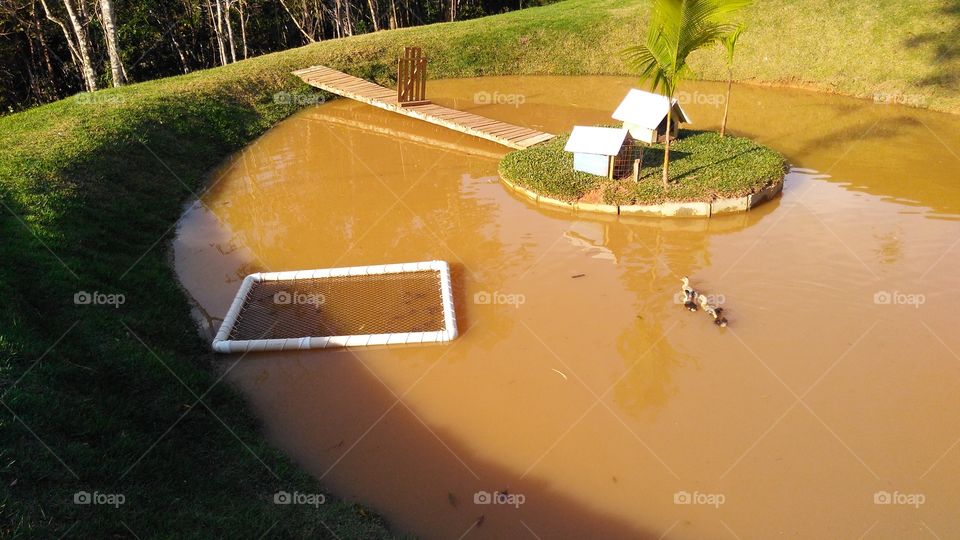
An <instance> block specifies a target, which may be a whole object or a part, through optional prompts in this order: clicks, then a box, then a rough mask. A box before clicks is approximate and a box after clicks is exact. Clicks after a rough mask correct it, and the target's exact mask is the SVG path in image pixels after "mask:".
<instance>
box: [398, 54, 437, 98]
mask: <svg viewBox="0 0 960 540" xmlns="http://www.w3.org/2000/svg"><path fill="white" fill-rule="evenodd" d="M426 94H427V58H426V57H425V56H423V52H422V51H421V50H420V47H404V48H403V57H401V58H400V60H399V61H398V62H397V101H399V102H400V105H424V104H427V103H430V101H429V100H427V99H426Z"/></svg>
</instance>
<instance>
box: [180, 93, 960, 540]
mask: <svg viewBox="0 0 960 540" xmlns="http://www.w3.org/2000/svg"><path fill="white" fill-rule="evenodd" d="M631 82H632V81H631V80H630V79H623V78H602V77H592V78H585V77H578V78H547V77H519V78H518V77H508V78H495V79H476V80H463V81H442V82H434V83H431V85H430V88H429V92H430V93H431V94H432V97H433V98H434V99H435V100H436V101H437V102H439V103H441V104H444V105H449V106H453V107H456V108H461V109H464V110H469V111H472V112H477V113H479V114H484V115H488V116H490V117H493V118H498V119H503V120H507V121H511V122H515V123H519V124H523V125H527V126H530V127H536V128H540V129H544V130H547V131H558V130H563V129H569V127H570V126H571V125H572V124H574V123H599V122H604V121H607V118H608V116H609V111H611V110H612V109H613V108H614V106H615V105H616V103H617V102H618V101H619V99H620V98H621V97H622V96H623V95H624V94H625V92H626V89H627V88H628V87H629V86H630V84H631ZM722 89H723V85H715V84H706V83H704V84H689V85H687V86H686V90H687V91H688V92H689V94H688V95H687V98H688V101H689V103H688V104H687V108H688V111H689V112H690V115H691V116H692V117H693V119H694V121H695V122H696V126H697V127H700V128H714V127H716V125H717V123H718V120H719V118H720V115H721V111H722V108H721V106H720V104H719V103H717V99H718V98H717V93H718V92H722ZM484 102H490V103H489V104H487V103H484ZM730 116H731V129H732V131H733V132H734V133H737V134H745V135H749V136H751V137H754V138H756V139H758V140H760V141H762V142H764V143H766V144H768V145H770V146H772V147H773V148H776V149H777V150H779V151H780V152H782V153H784V154H785V155H786V156H788V157H789V158H790V160H791V162H792V163H793V165H794V167H795V168H794V169H793V171H792V172H791V173H790V175H789V177H788V179H787V183H786V188H785V190H784V194H783V196H782V198H779V199H777V200H775V201H773V202H772V203H768V204H766V205H764V206H762V207H760V208H758V209H756V210H755V211H753V212H750V213H748V214H742V215H735V216H730V217H722V218H714V219H710V220H659V219H636V218H635V219H626V218H621V219H617V218H616V217H600V216H591V215H582V214H581V215H574V214H570V213H566V212H562V211H557V210H550V209H538V208H536V207H534V206H532V205H531V204H530V203H529V202H528V201H526V200H521V199H518V198H516V197H515V196H514V195H513V194H511V193H509V192H508V191H507V190H505V189H504V188H503V187H502V186H501V185H499V184H498V182H497V178H496V168H497V158H498V156H499V155H500V154H501V153H502V151H501V149H500V148H499V147H497V146H496V145H493V144H488V143H485V142H483V141H479V140H475V139H472V138H470V137H467V136H464V135H460V134H457V133H454V132H452V131H447V130H444V129H442V128H438V127H433V126H429V125H426V124H422V123H420V122H418V121H415V120H409V119H405V118H402V117H399V116H397V115H391V114H390V113H386V112H382V111H378V110H374V109H372V108H370V107H367V106H363V105H360V104H357V103H353V102H350V101H346V100H338V101H335V102H332V103H329V104H326V105H322V106H319V107H315V108H312V109H309V110H306V111H304V112H303V113H301V114H299V115H297V116H295V117H294V118H291V119H290V120H288V121H286V122H284V123H283V124H281V125H279V126H278V127H277V128H276V129H274V130H272V131H271V132H269V133H268V134H266V135H265V136H264V137H262V138H261V139H260V140H259V141H257V142H256V143H255V144H253V145H251V146H250V147H249V148H248V149H246V150H245V151H243V152H241V153H240V154H239V155H237V156H236V157H235V158H234V159H232V160H230V161H229V162H228V163H227V164H226V165H225V166H224V167H223V169H222V170H220V171H218V173H217V174H216V175H215V176H214V178H213V179H212V180H211V182H215V183H214V185H213V188H212V189H211V190H210V192H209V193H207V194H206V195H205V196H204V197H203V199H202V201H201V202H200V203H198V204H195V205H193V206H192V207H191V208H189V209H188V211H187V213H186V215H185V216H184V219H183V221H182V223H181V225H180V228H179V238H178V240H177V242H176V265H177V271H178V273H179V275H180V277H181V279H182V280H183V283H184V284H185V285H186V287H187V289H188V290H189V291H190V293H191V294H192V295H193V297H194V298H195V299H196V300H197V302H198V303H199V305H200V306H201V307H202V309H203V310H204V311H205V312H206V313H207V314H208V315H209V316H211V317H222V316H223V314H224V313H225V312H226V310H227V308H228V306H229V303H230V300H231V299H232V297H233V295H234V293H235V291H236V288H237V287H238V285H239V283H240V280H241V278H242V277H243V276H244V275H246V274H248V273H251V272H255V271H261V270H293V269H310V268H325V267H335V266H348V265H365V264H379V263H387V262H407V261H419V260H429V259H444V260H447V261H450V262H451V264H452V266H453V271H454V281H455V289H456V291H455V297H456V298H455V300H456V302H457V309H458V318H459V322H460V330H461V337H460V338H459V339H457V340H456V341H454V342H453V343H452V344H449V345H442V346H427V347H403V348H379V349H354V350H347V351H345V350H340V351H316V352H303V353H289V354H253V355H249V356H246V357H243V358H240V359H238V358H232V359H230V360H228V361H227V362H225V364H224V366H225V369H229V374H228V376H227V380H228V381H230V382H231V383H233V384H235V385H236V386H238V387H239V388H240V389H241V391H242V392H243V393H244V394H245V395H246V396H247V398H248V399H249V402H250V403H251V405H252V407H253V408H254V410H255V411H256V414H257V415H258V416H259V417H260V418H261V419H262V421H263V424H264V429H265V430H266V432H267V434H268V436H269V438H270V439H271V440H272V441H274V443H275V444H276V445H277V446H279V447H280V448H282V449H283V451H284V452H286V453H288V454H289V455H290V456H292V457H293V458H294V459H295V460H296V461H297V462H298V463H299V464H301V465H302V466H303V467H304V468H305V469H307V470H308V471H310V472H311V473H312V474H314V475H315V476H316V477H318V478H321V479H322V480H323V482H324V483H325V485H327V486H329V487H330V488H331V489H332V490H333V491H335V492H336V493H337V494H339V495H341V496H344V497H346V498H348V499H351V500H357V501H362V502H363V503H366V504H369V505H371V506H372V507H373V508H375V509H377V510H378V511H380V512H382V513H383V514H384V515H385V516H386V517H387V519H388V520H389V521H390V522H391V523H392V524H393V525H395V526H396V527H397V528H398V529H399V530H401V531H407V532H411V533H414V534H417V535H421V536H424V537H428V538H459V537H461V536H464V535H466V536H467V537H477V538H480V537H485V538H506V537H516V538H524V537H538V538H561V537H563V538H601V537H604V538H627V537H631V538H638V537H639V538H647V537H650V538H659V537H661V536H663V537H667V538H725V537H735V538H774V537H790V538H860V537H863V538H908V537H910V538H913V537H916V538H920V537H928V536H933V537H940V538H948V537H953V536H956V534H957V531H958V530H960V514H958V512H957V507H956V503H957V501H958V500H960V482H957V481H956V478H957V475H958V474H960V356H958V352H960V335H958V334H957V332H956V330H957V322H958V320H960V316H958V314H957V308H956V306H957V305H958V301H960V280H958V273H957V268H958V266H960V246H957V244H958V242H960V174H958V171H960V157H958V155H960V118H956V117H951V116H946V115H941V114H935V113H928V112H924V111H918V110H911V109H906V108H901V107H896V106H883V105H875V104H873V103H870V102H867V101H858V100H852V99H845V98H839V97H835V96H826V95H821V94H815V93H809V92H803V91H793V90H774V89H763V88H750V87H737V88H736V89H735V94H734V100H733V102H732V106H731V113H730ZM683 275H689V276H690V277H691V280H692V281H693V283H694V285H696V286H698V287H700V288H701V289H703V290H704V291H706V292H708V293H712V294H715V295H722V296H723V299H725V307H726V308H727V310H728V314H729V318H730V321H731V324H730V327H729V328H726V329H719V328H717V327H715V326H713V325H711V324H710V321H709V320H708V319H707V317H706V315H704V314H703V313H695V314H694V313H688V312H687V311H685V310H683V309H682V308H681V307H679V306H678V305H676V304H675V303H674V293H675V292H676V291H678V290H679V284H680V282H679V278H680V276H683ZM251 459H252V458H251ZM272 489H273V487H272V486H271V487H266V486H265V488H264V490H265V496H266V495H269V492H271V491H272ZM480 491H486V492H491V493H493V492H496V491H500V492H501V493H503V492H506V493H508V494H509V495H510V497H503V498H502V500H501V502H505V503H514V504H476V503H475V500H474V497H475V493H477V492H480ZM887 494H889V496H888V495H887ZM888 500H889V501H892V504H883V503H885V502H888ZM481 502H482V501H481ZM520 502H522V504H519V503H520ZM685 503H689V504H685Z"/></svg>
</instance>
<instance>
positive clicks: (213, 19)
mask: <svg viewBox="0 0 960 540" xmlns="http://www.w3.org/2000/svg"><path fill="white" fill-rule="evenodd" d="M214 2H216V3H217V9H216V11H214V9H213V6H212V5H211V4H210V0H207V14H208V15H209V16H210V25H211V26H212V27H213V36H214V38H215V39H216V42H217V51H218V52H219V53H220V65H221V66H225V65H227V48H226V44H225V43H224V41H223V25H222V24H221V20H220V0H214Z"/></svg>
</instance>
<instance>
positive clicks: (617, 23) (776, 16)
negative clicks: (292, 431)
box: [0, 0, 960, 538]
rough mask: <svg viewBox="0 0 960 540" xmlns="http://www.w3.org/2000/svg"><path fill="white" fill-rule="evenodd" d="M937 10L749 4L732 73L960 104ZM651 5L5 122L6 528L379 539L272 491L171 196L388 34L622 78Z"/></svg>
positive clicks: (576, 2) (470, 71)
mask: <svg viewBox="0 0 960 540" xmlns="http://www.w3.org/2000/svg"><path fill="white" fill-rule="evenodd" d="M950 5H955V3H952V2H947V1H946V0H938V1H931V2H906V1H902V2H894V1H888V0H868V1H865V2H857V3H852V2H850V3H843V2H832V1H827V0H819V1H818V0H791V1H788V0H764V1H763V2H761V3H759V5H758V7H756V8H754V10H753V11H752V12H751V14H750V15H749V17H748V18H749V22H750V23H751V29H750V30H748V32H747V33H746V34H744V36H743V38H742V40H741V44H740V47H739V48H738V50H739V52H738V61H737V69H736V76H737V78H739V79H742V80H749V81H755V82H759V83H772V84H783V83H786V84H798V85H804V86H808V87H813V88H819V89H824V90H829V91H834V92H841V93H846V94H850V95H857V96H865V97H872V96H873V95H874V94H875V93H878V92H882V93H887V94H890V95H894V96H919V97H921V98H922V102H923V104H925V105H927V106H929V107H931V108H934V109H940V110H948V111H954V112H958V111H960V99H958V96H960V92H958V89H957V79H956V74H957V73H960V66H958V61H960V60H958V55H957V50H956V44H955V41H954V39H953V38H954V36H955V35H956V29H957V26H958V25H957V20H958V17H960V13H958V10H956V9H955V8H948V7H947V6H950ZM647 9H648V8H647V3H645V2H636V1H626V0H567V1H565V2H561V3H558V4H554V5H550V6H546V7H542V8H536V9H530V10H524V11H520V12H513V13H509V14H505V15H501V16H496V17H491V18H486V19H478V20H472V21H466V22H462V23H455V24H444V25H433V26H428V27H422V28H413V29H403V30H398V31H393V32H381V33H377V34H368V35H363V36H357V37H354V38H350V39H344V40H337V41H327V42H323V43H318V44H315V45H311V46H309V47H304V48H300V49H295V50H291V51H286V52H283V53H277V54H272V55H268V56H264V57H260V58H256V59H252V60H250V61H246V62H241V63H238V64H234V65H231V66H228V67H225V68H219V69H214V70H209V71H203V72H197V73H193V74H190V75H187V76H183V77H176V78H170V79H164V80H158V81H153V82H149V83H144V84H138V85H133V86H130V87H126V88H122V89H116V90H105V91H102V92H99V93H97V94H95V95H94V96H93V97H92V98H90V99H76V98H71V99H67V100H63V101H61V102H57V103H53V104H50V105H46V106H43V107H38V108H36V109H31V110H28V111H25V112H22V113H18V114H14V115H9V116H4V117H0V202H2V206H0V261H2V263H0V297H2V298H3V301H2V302H0V384H2V388H3V390H2V392H3V394H2V403H3V404H5V407H3V406H0V423H2V426H3V429H2V431H0V458H2V459H0V474H2V482H0V501H2V512H3V518H4V521H3V529H2V532H0V535H2V536H3V537H15V538H17V537H51V536H52V537H57V536H60V535H61V534H64V533H67V532H69V534H70V535H71V536H74V537H97V538H99V537H113V536H118V537H119V536H130V535H131V531H132V533H135V534H136V535H137V536H139V537H141V538H146V537H169V538H184V537H203V538H207V537H211V536H213V537H218V536H224V537H256V536H258V535H259V534H260V533H261V532H264V531H267V530H269V531H270V535H271V536H279V537H297V538H300V537H332V536H333V534H334V533H335V534H336V535H339V536H340V537H343V538H356V537H364V538H371V537H382V536H388V535H389V534H390V532H389V531H388V529H387V528H386V526H385V525H384V524H383V523H382V522H381V521H380V520H379V519H377V518H376V517H375V516H373V515H372V514H371V513H370V512H368V511H366V510H363V509H361V508H358V507H356V506H353V505H349V504H345V503H338V502H331V503H330V504H328V505H326V506H324V507H321V508H320V509H319V510H314V509H313V508H310V507H296V506H277V505H274V504H272V502H271V500H272V494H273V493H274V492H276V491H277V490H280V489H285V490H287V491H293V490H295V489H296V490H299V491H303V492H316V491H322V489H323V488H322V486H320V485H318V484H317V483H316V482H315V481H314V480H312V479H311V478H309V477H308V476H307V475H306V474H304V473H302V472H299V471H298V470H296V468H295V467H294V466H293V465H292V464H291V463H290V462H289V461H288V460H287V459H285V458H283V457H282V456H281V455H280V454H279V453H278V452H277V451H276V450H275V449H273V448H271V447H270V446H269V445H268V444H267V443H266V442H265V441H264V439H263V437H262V436H261V435H260V433H259V430H258V426H257V424H256V422H255V420H254V419H253V418H252V416H251V415H250V414H249V412H248V411H247V409H246V407H245V405H244V403H243V401H242V399H241V398H240V397H238V396H237V395H236V394H235V392H233V391H232V390H231V389H230V388H228V387H226V386H225V385H223V384H215V383H216V381H217V378H218V375H217V374H216V371H215V370H214V369H213V367H212V366H211V361H212V357H211V355H210V354H209V353H208V352H207V344H206V343H204V342H203V341H202V340H201V339H200V338H198V337H197V334H196V331H195V329H194V326H193V324H192V322H191V319H190V316H189V311H190V309H189V304H188V302H187V300H186V299H185V297H184V295H183V294H182V292H181V290H180V289H179V287H178V285H177V284H176V281H175V279H174V275H173V272H172V270H171V268H170V265H169V261H168V245H167V243H168V242H169V241H170V239H171V238H172V235H173V234H174V232H175V229H174V227H173V225H174V224H175V222H176V220H177V218H178V216H179V215H180V212H181V210H182V204H183V203H184V202H185V201H187V200H188V199H190V198H191V197H193V196H194V195H195V194H196V193H197V192H198V191H200V190H201V189H202V187H203V185H204V183H205V175H206V173H207V172H208V171H210V170H211V168H212V167H214V166H215V165H216V164H218V163H219V162H221V161H222V160H223V159H224V158H225V157H226V156H228V155H229V154H230V153H231V152H234V151H236V150H237V149H239V148H241V147H242V146H243V145H245V144H247V143H249V142H250V141H251V140H253V139H254V138H255V137H257V136H258V135H260V134H261V133H263V132H264V130H266V129H267V128H269V127H270V126H272V125H273V124H275V123H276V122H278V121H279V120H281V119H283V118H285V117H286V116H288V115H290V114H291V113H293V112H294V111H295V109H296V108H297V106H295V105H288V104H284V103H283V102H277V101H275V100H274V97H273V96H274V95H275V94H277V93H278V92H309V91H310V90H309V89H308V88H307V87H306V86H305V85H303V84H302V83H300V82H299V81H298V80H296V79H295V78H294V77H292V76H290V75H289V71H291V70H293V69H297V68H301V67H304V66H309V65H313V64H327V65H330V66H332V67H335V68H340V69H344V70H346V71H349V72H350V73H353V74H355V75H358V76H362V77H367V78H371V79H375V80H377V81H380V82H387V83H389V82H390V79H391V78H392V76H393V74H392V73H393V70H394V67H393V66H394V62H395V57H396V54H397V52H398V50H399V49H400V48H401V46H402V45H419V46H421V47H423V48H424V50H425V51H426V53H427V54H428V55H429V57H430V74H431V76H432V77H437V78H440V77H463V76H477V75H498V74H523V73H527V74H604V73H609V74H614V73H623V66H622V63H621V62H620V60H619V56H618V55H617V54H616V53H617V51H618V50H620V49H621V48H622V47H623V46H625V45H626V44H628V43H631V42H633V41H635V39H637V38H638V36H640V35H641V34H642V29H643V28H644V26H645V15H646V10H647ZM785 21H788V22H789V24H785ZM800 21H802V22H803V23H802V24H800ZM694 67H695V68H696V70H697V72H698V74H699V75H700V76H703V77H708V78H721V77H722V76H723V74H724V68H723V62H722V56H721V54H720V52H719V51H709V52H706V53H703V54H699V55H697V56H696V58H694ZM911 101H919V100H918V99H912V100H911ZM681 166H682V165H681V162H680V160H678V162H677V167H678V170H680V169H679V168H680V167H681ZM680 185H681V186H683V185H685V183H684V182H681V184H680ZM690 185H692V182H691V184H690ZM79 291H90V292H92V291H99V292H103V293H119V294H124V295H125V296H126V303H125V304H123V305H122V306H121V307H120V308H117V309H114V308H112V307H103V306H77V305H75V304H74V303H73V297H74V294H76V293H77V292H79ZM141 340H142V343H141ZM178 379H180V380H182V381H183V383H184V384H185V385H186V386H184V384H181V382H180V381H179V380H178ZM188 388H189V390H188ZM210 388H212V390H210V392H209V393H208V394H206V395H205V396H204V398H203V402H202V403H201V402H197V398H196V397H195V395H196V396H202V395H204V394H203V393H204V392H206V391H207V390H208V389H210ZM224 424H226V425H227V426H229V428H230V429H229V430H228V429H227V428H225V427H224ZM171 426H173V427H172V429H169V431H168V428H171ZM241 441H242V442H241ZM261 461H262V463H261ZM128 470H129V472H127V471H128ZM275 475H276V476H275ZM81 490H85V491H90V492H93V491H99V492H101V493H113V492H119V493H123V494H124V495H125V497H126V504H124V505H123V506H122V507H121V508H119V509H112V508H106V507H90V506H78V505H74V504H73V502H72V501H73V494H74V493H75V492H77V491H81ZM328 527H329V529H328Z"/></svg>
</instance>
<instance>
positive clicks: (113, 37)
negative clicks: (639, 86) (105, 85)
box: [100, 0, 127, 86]
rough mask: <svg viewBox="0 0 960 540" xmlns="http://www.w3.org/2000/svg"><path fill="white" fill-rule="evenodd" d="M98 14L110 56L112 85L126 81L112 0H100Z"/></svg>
mask: <svg viewBox="0 0 960 540" xmlns="http://www.w3.org/2000/svg"><path fill="white" fill-rule="evenodd" d="M100 15H101V16H102V17H103V37H104V41H106V44H107V56H108V57H110V75H111V77H112V78H113V86H123V85H124V84H126V83H127V74H126V71H125V70H124V69H123V61H122V60H121V59H120V51H119V49H118V48H117V25H116V22H115V21H114V17H113V0H100Z"/></svg>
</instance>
